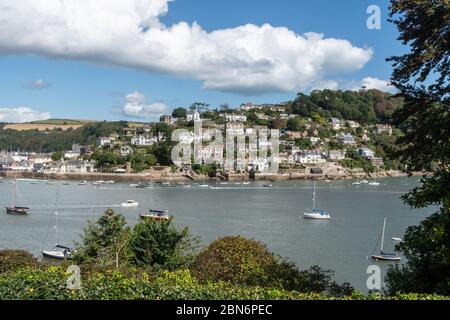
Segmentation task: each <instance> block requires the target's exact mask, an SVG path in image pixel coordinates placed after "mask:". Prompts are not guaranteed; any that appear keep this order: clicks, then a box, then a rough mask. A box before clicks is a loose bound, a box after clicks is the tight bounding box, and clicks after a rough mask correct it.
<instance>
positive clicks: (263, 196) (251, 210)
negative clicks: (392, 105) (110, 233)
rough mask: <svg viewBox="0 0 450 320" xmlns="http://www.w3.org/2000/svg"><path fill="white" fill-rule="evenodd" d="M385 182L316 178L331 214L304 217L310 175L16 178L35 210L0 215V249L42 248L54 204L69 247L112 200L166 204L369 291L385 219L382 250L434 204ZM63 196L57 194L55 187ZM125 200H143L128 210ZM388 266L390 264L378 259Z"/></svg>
mask: <svg viewBox="0 0 450 320" xmlns="http://www.w3.org/2000/svg"><path fill="white" fill-rule="evenodd" d="M379 182H381V185H380V186H368V185H360V186H353V185H351V183H350V182H348V181H332V182H317V197H318V206H320V207H321V208H323V209H325V210H327V211H328V212H329V213H330V214H331V216H332V218H333V220H332V221H309V220H304V219H301V218H300V217H301V216H302V215H303V211H304V210H307V209H311V206H312V189H313V182H312V181H285V182H273V183H272V185H273V187H271V188H265V187H264V183H263V182H252V183H250V184H245V185H244V184H235V183H228V184H223V183H217V184H215V183H214V184H213V185H212V186H213V188H205V187H199V186H196V185H192V186H191V187H188V185H174V186H171V187H168V186H159V187H158V186H156V187H151V188H145V189H141V188H135V187H130V186H129V184H110V185H100V186H93V185H92V184H89V183H88V184H87V185H85V186H80V185H78V183H76V182H71V183H70V184H69V185H63V183H62V182H54V183H53V184H45V183H39V184H36V183H33V184H32V183H31V182H30V181H18V182H17V189H18V192H17V205H19V206H20V205H26V206H29V207H30V208H31V214H30V215H29V216H26V217H18V216H10V215H6V214H1V215H0V247H1V248H20V249H26V250H31V251H32V252H33V253H35V254H36V255H39V254H40V251H41V250H42V249H43V248H48V247H49V246H52V245H53V244H54V243H53V242H54V238H52V236H49V233H50V234H51V233H52V232H53V231H52V230H50V232H49V229H50V228H51V226H52V224H51V223H52V222H51V221H52V219H53V216H54V211H55V210H58V212H59V215H58V217H59V218H58V224H59V227H58V233H59V239H60V240H59V241H60V242H61V243H62V244H66V245H67V244H69V245H71V244H72V243H73V241H76V240H78V239H79V234H80V233H81V232H82V229H83V228H84V227H85V226H86V223H87V221H88V220H92V219H95V218H96V217H99V216H100V215H101V214H102V213H103V212H104V211H105V209H106V208H113V209H114V210H116V211H118V212H120V213H122V214H124V215H125V217H126V218H127V221H128V222H129V223H130V224H132V225H133V224H135V223H137V222H138V221H139V220H138V214H139V213H140V212H143V211H146V210H147V209H148V208H149V207H150V206H151V207H153V208H155V207H156V208H165V209H168V210H169V212H170V214H171V215H173V216H175V218H176V220H175V221H176V223H177V224H179V225H186V226H189V228H190V230H191V233H192V234H194V235H198V236H200V237H201V239H202V241H203V242H204V243H208V242H210V241H212V240H215V239H217V238H218V237H220V236H225V235H242V236H245V237H249V238H254V239H257V240H261V241H263V242H264V243H266V244H267V246H268V247H269V248H270V249H271V250H273V251H274V252H276V253H278V254H280V255H281V256H285V257H289V258H290V259H292V260H294V261H295V262H296V263H297V264H298V265H300V266H301V267H302V268H306V267H309V266H311V265H319V266H321V267H323V268H329V269H333V270H335V271H336V276H337V278H338V279H339V280H341V281H343V280H345V281H349V282H351V283H352V284H353V285H354V286H355V287H357V288H359V289H361V290H364V287H365V282H366V278H367V275H366V268H367V266H368V265H369V264H372V261H371V260H368V258H367V257H368V256H370V255H371V254H372V252H373V249H374V247H375V245H376V242H377V239H378V237H379V234H380V231H381V227H382V223H383V219H384V217H387V219H388V225H387V230H386V244H385V246H386V251H390V250H391V249H393V247H394V245H395V243H394V242H392V241H391V238H392V237H402V236H403V233H404V231H405V229H406V227H408V226H409V225H413V224H417V223H419V222H420V221H421V220H422V219H423V218H424V217H426V216H427V215H429V214H430V213H431V212H433V208H429V209H426V210H420V211H419V210H415V211H411V210H410V209H409V208H408V207H406V206H404V205H403V204H402V202H401V200H400V196H401V195H402V194H404V193H405V192H406V191H407V190H409V189H410V188H412V187H413V186H414V185H415V184H416V183H417V179H416V178H398V179H380V180H379ZM13 187H14V185H13V184H10V183H8V182H7V181H2V183H0V204H1V206H2V207H4V206H6V205H9V204H10V203H11V194H12V188H13ZM57 194H59V200H58V202H56V195H57ZM126 200H135V201H138V202H139V207H138V208H122V207H121V205H120V204H121V203H122V202H124V201H126ZM380 265H382V266H386V264H385V263H380Z"/></svg>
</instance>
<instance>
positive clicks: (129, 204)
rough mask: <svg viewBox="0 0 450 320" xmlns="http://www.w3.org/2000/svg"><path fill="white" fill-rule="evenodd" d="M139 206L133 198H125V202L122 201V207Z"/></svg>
mask: <svg viewBox="0 0 450 320" xmlns="http://www.w3.org/2000/svg"><path fill="white" fill-rule="evenodd" d="M138 206H139V202H136V201H134V200H127V201H126V202H122V207H124V208H135V207H138Z"/></svg>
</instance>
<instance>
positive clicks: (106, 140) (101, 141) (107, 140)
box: [96, 137, 115, 147]
mask: <svg viewBox="0 0 450 320" xmlns="http://www.w3.org/2000/svg"><path fill="white" fill-rule="evenodd" d="M114 141H115V139H114V138H112V137H98V138H97V141H96V145H97V147H105V146H110V145H113V144H114Z"/></svg>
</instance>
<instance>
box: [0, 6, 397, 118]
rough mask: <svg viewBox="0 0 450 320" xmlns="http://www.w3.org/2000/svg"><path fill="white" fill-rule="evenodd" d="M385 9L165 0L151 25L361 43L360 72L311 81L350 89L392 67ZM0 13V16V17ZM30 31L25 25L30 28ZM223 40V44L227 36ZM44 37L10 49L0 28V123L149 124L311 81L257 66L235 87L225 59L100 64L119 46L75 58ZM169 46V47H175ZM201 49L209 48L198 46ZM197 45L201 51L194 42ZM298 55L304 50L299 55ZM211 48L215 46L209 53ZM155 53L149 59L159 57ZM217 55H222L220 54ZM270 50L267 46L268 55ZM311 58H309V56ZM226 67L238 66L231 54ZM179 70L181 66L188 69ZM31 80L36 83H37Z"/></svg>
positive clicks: (393, 47) (274, 94)
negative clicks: (376, 22)
mask: <svg viewBox="0 0 450 320" xmlns="http://www.w3.org/2000/svg"><path fill="white" fill-rule="evenodd" d="M159 1H165V0H159ZM3 2H6V5H8V2H10V1H9V0H0V6H1V5H2V3H3ZM73 2H76V1H73ZM124 2H125V1H124ZM371 4H377V5H379V6H380V7H381V10H382V11H381V13H382V29H381V30H369V29H368V28H367V27H366V20H367V18H368V16H369V15H368V14H367V13H366V9H367V7H368V6H369V5H371ZM24 10H25V9H23V7H21V6H20V5H18V6H17V7H15V8H13V15H10V17H11V19H13V18H14V13H15V14H16V15H17V19H18V20H20V17H21V14H22V13H23V14H24V16H25V15H26V12H22V11H24ZM41 10H42V8H41ZM161 10H163V9H161ZM44 11H45V8H44ZM387 13H388V11H387V1H375V0H372V1H366V0H345V1H330V0H316V1H301V0H277V1H268V0H266V1H262V0H240V1H238V0H227V1H222V0H221V1H218V0H177V1H174V2H169V4H168V12H167V13H166V14H160V15H159V16H158V21H159V22H158V23H160V24H163V25H165V26H167V27H170V26H172V25H174V24H177V23H180V22H182V21H185V22H187V23H188V25H189V26H192V24H193V23H194V22H197V23H198V25H199V26H201V33H200V34H210V33H213V32H214V31H217V30H222V29H234V28H239V27H240V26H244V25H247V24H254V25H256V26H257V27H260V26H262V25H263V24H265V23H268V24H270V25H271V26H273V27H285V28H287V29H289V30H290V31H291V32H294V33H295V34H298V35H303V34H304V33H307V32H315V33H323V34H324V38H325V39H328V38H336V39H342V40H348V41H349V42H350V43H351V45H352V46H354V47H356V48H359V49H361V50H366V51H365V52H366V53H367V52H368V48H372V50H373V53H372V54H371V56H370V59H368V61H366V60H364V62H361V63H362V65H363V66H362V67H361V68H357V70H351V71H347V70H346V71H345V72H334V71H333V72H328V71H327V70H325V74H326V75H324V78H323V79H314V83H316V84H314V85H318V84H317V83H319V82H320V81H322V80H327V81H336V82H338V83H339V88H344V89H345V88H351V87H352V86H355V87H358V86H359V85H360V84H361V81H362V79H364V78H367V77H370V78H376V79H379V80H388V79H389V76H390V72H391V68H390V65H389V64H388V63H387V62H385V57H387V56H389V55H394V54H400V53H402V52H403V51H404V48H403V47H402V46H401V44H400V42H398V41H397V40H396V37H397V32H396V29H395V27H394V26H393V25H391V24H389V23H388V22H387V21H386V19H387ZM93 16H94V17H95V15H93ZM1 18H2V17H1V16H0V21H1V20H2V19H1ZM36 19H38V18H36ZM62 19H64V18H62ZM86 19H88V18H86ZM37 21H39V20H37ZM154 23H155V22H150V24H151V25H150V27H149V28H158V27H155V26H154ZM32 27H33V26H32V25H31V26H30V28H32ZM101 27H102V26H100V27H99V28H101ZM1 28H3V31H5V25H3V26H2V25H1V24H0V30H1ZM11 28H12V29H13V30H9V31H10V32H11V33H16V34H19V36H18V38H20V34H21V32H23V34H29V32H30V31H29V30H31V29H26V30H25V27H23V25H19V24H17V25H14V26H12V27H11ZM14 28H24V30H21V29H20V30H18V33H17V32H16V30H14ZM258 30H259V29H258ZM106 31H107V30H106ZM247 31H248V30H247ZM249 32H250V31H249ZM251 32H253V31H251ZM36 34H37V33H36ZM98 34H99V35H100V37H101V33H100V32H98ZM235 34H236V33H233V34H232V35H231V37H235ZM277 34H278V33H277ZM250 36H251V33H250ZM2 38H3V41H2ZM196 39H197V38H196ZM205 39H209V36H205ZM220 39H222V38H220ZM224 39H225V40H224V41H225V42H226V41H227V39H229V38H224ZM44 40H45V38H36V39H35V40H33V42H32V43H30V44H29V45H28V44H27V46H26V47H25V46H23V45H22V42H20V41H18V40H17V44H16V43H13V44H11V45H10V43H11V39H8V35H7V34H6V33H5V32H3V33H2V32H1V31H0V70H1V75H0V88H1V92H0V121H1V120H2V115H1V114H2V110H3V113H5V114H7V115H4V116H3V121H19V120H20V119H22V118H20V114H19V115H17V114H16V113H14V114H13V111H11V110H12V109H14V110H16V109H17V108H19V107H26V108H29V109H31V111H30V110H29V111H30V112H31V114H28V116H26V117H23V121H26V120H30V119H31V120H32V119H33V117H34V116H36V114H37V118H39V117H44V116H45V115H46V114H47V113H50V114H51V117H53V118H76V119H97V120H102V119H108V120H114V119H142V120H154V119H156V118H157V117H158V116H159V113H170V111H171V110H172V109H173V108H175V107H188V106H189V105H190V104H191V103H192V102H195V101H203V102H207V103H210V104H211V105H212V106H214V107H215V106H219V105H220V104H223V103H228V104H229V105H231V106H233V107H235V106H239V105H240V104H241V103H242V102H247V101H253V102H256V103H262V102H280V101H286V100H290V99H293V98H294V97H295V95H296V92H297V91H309V90H310V89H313V88H314V85H313V87H308V85H305V84H304V83H303V82H302V81H303V80H304V81H305V83H308V79H310V78H307V77H306V79H303V78H301V77H297V76H296V75H295V74H292V75H290V76H287V79H283V76H282V73H281V76H280V77H281V78H280V79H281V80H279V81H281V82H286V83H284V84H283V85H282V86H281V85H280V86H278V84H277V83H266V82H264V80H260V78H259V76H260V73H259V72H262V74H263V76H264V72H265V70H262V71H261V70H259V71H255V75H254V77H255V78H254V79H253V78H252V79H249V80H248V81H249V82H245V83H242V82H241V81H240V79H234V78H233V74H234V73H235V72H238V71H239V70H240V69H239V70H238V69H233V68H235V67H234V66H230V67H229V66H227V65H226V63H228V62H223V61H220V62H218V67H217V75H216V74H214V73H215V70H214V68H212V69H211V66H208V68H206V67H204V66H202V65H201V64H202V63H203V60H201V59H199V61H197V60H195V59H193V60H192V65H193V67H192V69H193V70H190V66H189V61H188V63H186V61H185V60H186V59H192V57H191V58H183V57H180V59H181V60H180V61H181V62H180V66H179V67H178V66H176V65H175V63H174V66H170V64H171V60H164V59H163V58H161V59H162V60H161V62H158V63H159V64H157V63H156V62H155V63H154V64H153V63H151V61H150V60H152V59H155V58H154V56H151V55H150V56H145V55H143V56H141V57H140V58H136V59H132V60H131V61H128V60H126V58H120V59H121V60H120V61H119V62H117V61H116V60H117V59H115V58H112V62H111V59H110V60H108V59H109V57H110V55H111V54H114V51H115V50H118V51H120V50H123V48H121V47H120V43H118V47H117V49H115V48H110V46H109V47H108V50H111V52H112V53H110V52H108V53H106V54H105V53H103V52H104V51H105V50H104V49H102V51H101V52H102V53H100V54H99V53H98V52H97V51H93V52H92V54H90V52H89V51H87V53H86V54H85V53H83V56H77V54H73V53H72V52H67V51H70V50H72V49H71V48H69V49H66V50H65V51H63V52H62V51H55V50H56V49H54V48H52V47H50V45H49V46H48V47H46V44H45V43H44ZM7 41H8V42H7ZM202 41H203V42H202ZM204 41H206V40H204V39H202V40H201V41H200V40H199V43H200V42H202V43H204ZM207 41H209V40H207ZM263 41H266V40H263ZM13 42H14V41H13ZM43 43H44V44H43ZM226 45H227V44H226V43H225V46H226ZM233 45H234V44H233ZM91 46H92V44H89V47H88V49H86V50H91ZM172 46H173V47H176V45H172ZM204 46H205V47H207V45H206V44H205V45H204ZM269 47H270V43H269ZM199 48H203V47H200V46H199ZM175 49H176V48H175ZM175 49H174V51H175ZM58 50H60V49H58ZM133 50H134V49H133V47H130V51H133ZM139 50H140V49H139ZM233 50H234V51H235V49H233ZM233 50H231V49H230V52H227V57H228V55H230V54H231V55H233V54H234V53H233ZM186 51H187V50H186V49H183V50H178V51H176V54H177V55H180V56H183V55H184V54H185V52H186ZM219 51H220V50H219ZM152 52H153V51H152ZM156 52H157V50H156ZM300 52H301V53H300V54H303V53H302V52H303V51H300ZM213 53H214V54H215V53H217V52H216V51H213ZM294 53H295V52H294ZM154 54H156V55H157V53H154ZM217 54H220V56H221V57H222V55H221V54H222V52H218V53H217ZM318 54H320V53H318ZM276 55H277V53H276V52H275V57H276ZM86 56H87V57H88V58H86ZM91 56H92V57H93V58H91ZM284 56H285V57H286V59H287V60H288V62H287V63H291V60H292V59H291V52H288V53H286V55H284V53H283V52H280V57H284ZM194 58H195V56H194ZM259 58H260V57H259ZM145 59H149V63H151V65H150V66H147V65H146V66H144V67H142V68H141V67H140V66H139V64H140V63H141V60H145ZM157 59H159V57H157ZM183 59H184V60H183ZM233 59H234V57H233ZM280 59H282V58H280ZM309 59H311V60H314V57H310V58H309ZM327 59H329V60H330V62H325V63H324V65H322V66H320V68H323V69H326V68H327V66H329V65H330V64H332V63H335V61H333V57H332V56H331V57H328V58H327ZM336 59H337V60H339V59H338V58H336ZM361 59H362V60H363V59H364V58H361ZM362 60H361V61H362ZM98 61H105V63H101V64H99V63H98ZM253 62H254V61H252V63H253ZM282 62H283V61H282ZM208 63H210V61H208ZM233 63H234V64H235V63H236V62H235V61H234V60H233ZM136 64H138V65H136ZM197 64H198V65H197ZM350 64H351V62H350ZM177 68H179V70H178V69H177ZM196 68H198V70H199V73H202V74H203V75H202V76H201V77H200V79H195V78H196V77H197V76H196V70H197V69H196ZM252 68H253V67H252ZM261 68H263V69H264V68H265V65H264V64H262V67H261ZM318 68H319V67H318ZM339 68H341V67H339ZM347 68H349V67H348V66H347ZM160 69H162V70H160ZM187 69H189V70H188V71H186V70H187ZM350 69H352V68H351V67H350ZM236 70H238V71H236ZM252 70H253V69H252ZM320 70H322V69H320ZM250 72H253V71H250ZM274 72H275V71H274ZM222 74H223V75H224V76H222ZM276 74H277V75H280V72H278V71H276ZM267 75H268V76H270V75H271V74H270V73H268V74H267ZM236 77H240V78H243V75H242V74H237V75H236ZM244 77H245V74H244ZM255 79H259V80H255ZM311 79H312V78H311ZM38 80H41V81H39V82H36V81H38ZM296 81H299V82H302V84H300V83H299V84H298V86H297V85H296V84H295V82H296ZM211 83H212V84H211ZM240 86H242V88H241V87H240ZM204 87H207V88H206V89H205V88H204ZM253 89H255V90H253ZM127 97H128V98H127ZM127 103H128V106H130V110H131V109H133V107H139V108H138V109H133V110H131V112H125V111H124V110H128V109H126V108H124V107H125V106H126V105H127ZM164 108H165V109H164ZM5 110H6V111H5ZM14 112H15V111H14ZM25 113H26V112H25ZM8 114H9V116H8ZM11 114H13V115H11Z"/></svg>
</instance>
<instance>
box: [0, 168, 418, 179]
mask: <svg viewBox="0 0 450 320" xmlns="http://www.w3.org/2000/svg"><path fill="white" fill-rule="evenodd" d="M423 175H424V173H423V172H413V173H412V175H408V174H407V173H405V172H401V171H394V170H391V171H383V172H379V173H374V174H366V173H356V174H355V173H346V174H339V175H330V174H305V173H302V174H299V173H281V174H276V175H267V174H256V175H255V176H254V177H253V178H250V175H249V174H230V175H228V177H227V178H226V179H219V178H218V177H207V176H201V175H196V176H190V177H187V176H185V175H183V174H181V173H168V172H165V171H161V172H151V173H132V174H127V173H125V174H119V173H38V172H24V171H0V177H3V178H6V179H8V178H12V179H36V180H60V181H83V180H85V181H115V182H189V181H190V182H205V181H236V182H238V181H272V182H275V181H301V180H319V181H320V180H334V181H337V180H347V181H348V180H358V179H378V178H399V177H408V176H412V177H420V176H423Z"/></svg>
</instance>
